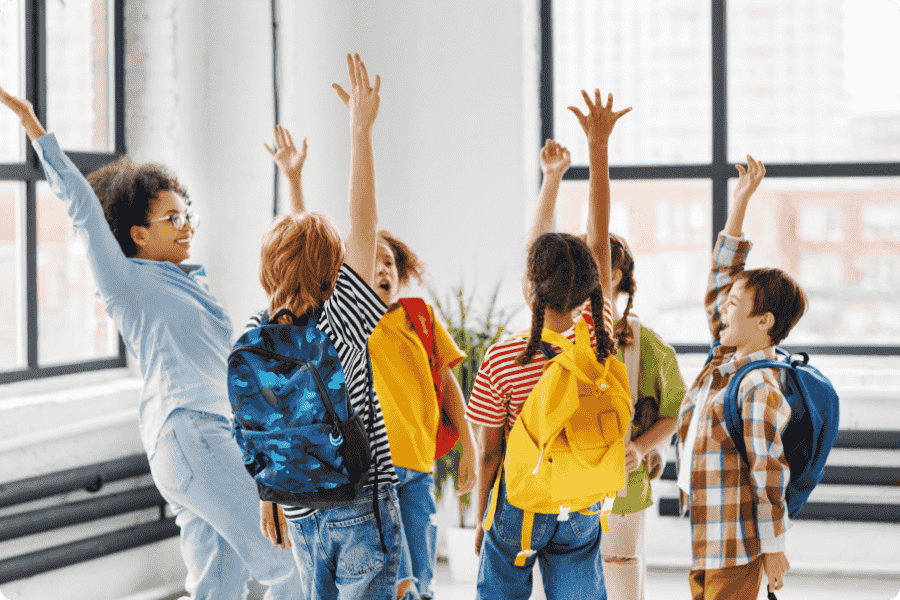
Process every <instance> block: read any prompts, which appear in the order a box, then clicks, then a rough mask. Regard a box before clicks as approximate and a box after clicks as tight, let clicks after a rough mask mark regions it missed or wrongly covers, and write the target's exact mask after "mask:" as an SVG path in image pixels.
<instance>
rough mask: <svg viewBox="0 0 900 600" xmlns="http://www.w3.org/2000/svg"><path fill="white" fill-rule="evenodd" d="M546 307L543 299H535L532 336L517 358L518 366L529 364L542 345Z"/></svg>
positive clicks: (532, 315)
mask: <svg viewBox="0 0 900 600" xmlns="http://www.w3.org/2000/svg"><path fill="white" fill-rule="evenodd" d="M545 306H546V304H545V303H544V301H543V300H542V299H541V298H535V299H534V306H533V307H532V314H531V335H530V336H529V337H528V345H527V346H525V349H524V350H522V351H521V352H520V353H519V355H518V356H516V364H517V365H520V366H525V365H527V364H529V363H530V362H531V359H532V358H534V355H535V353H536V352H537V350H538V347H540V345H541V333H542V332H543V331H544V308H545Z"/></svg>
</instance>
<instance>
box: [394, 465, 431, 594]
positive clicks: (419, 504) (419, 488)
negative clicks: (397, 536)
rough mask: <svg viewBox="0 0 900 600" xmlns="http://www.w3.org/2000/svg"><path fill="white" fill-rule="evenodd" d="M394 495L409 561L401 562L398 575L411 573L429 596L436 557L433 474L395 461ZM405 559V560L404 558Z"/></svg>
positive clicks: (417, 586)
mask: <svg viewBox="0 0 900 600" xmlns="http://www.w3.org/2000/svg"><path fill="white" fill-rule="evenodd" d="M394 470H395V471H397V478H398V479H399V480H400V483H399V484H398V485H397V497H398V499H399V500H400V516H401V517H402V519H403V546H404V549H405V550H406V551H408V554H409V556H408V560H409V565H406V564H404V565H401V568H400V579H401V580H402V579H404V578H408V577H410V576H411V577H413V578H414V579H415V580H416V588H417V589H418V592H419V594H420V595H421V596H422V597H423V598H431V580H432V579H433V577H434V568H435V563H436V561H437V525H436V524H435V518H436V516H435V515H436V514H437V500H436V499H435V496H434V475H433V474H432V473H425V472H423V471H414V470H412V469H405V468H403V467H398V466H397V465H394ZM404 562H406V561H404Z"/></svg>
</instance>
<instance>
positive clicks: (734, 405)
mask: <svg viewBox="0 0 900 600" xmlns="http://www.w3.org/2000/svg"><path fill="white" fill-rule="evenodd" d="M756 369H782V370H785V371H787V372H788V373H791V374H792V375H793V369H794V367H793V365H790V364H787V363H784V362H781V361H780V360H771V359H770V360H756V361H753V362H751V363H749V364H746V365H744V366H743V367H741V368H740V369H739V370H738V372H737V373H735V374H734V375H733V376H732V377H731V380H730V381H729V382H728V387H727V388H725V400H724V402H725V426H726V427H727V429H728V435H729V436H730V437H731V441H732V442H734V445H735V447H736V448H737V450H738V453H739V454H740V455H741V457H742V458H743V459H744V462H745V463H747V464H748V465H749V464H750V458H749V457H748V456H747V443H746V441H745V440H744V424H743V419H742V418H741V405H740V402H739V401H738V395H739V392H740V387H741V380H743V379H744V376H745V375H747V374H748V373H749V372H750V371H755V370H756ZM810 442H811V444H812V448H810V450H811V453H810V456H815V452H816V450H817V448H816V446H817V445H818V440H816V439H811V440H810Z"/></svg>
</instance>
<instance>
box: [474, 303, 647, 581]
mask: <svg viewBox="0 0 900 600" xmlns="http://www.w3.org/2000/svg"><path fill="white" fill-rule="evenodd" d="M541 339H542V340H543V341H546V342H550V343H551V344H553V345H555V346H558V347H559V348H561V349H562V353H560V354H558V355H556V356H555V357H553V358H552V359H551V360H548V361H547V363H546V364H545V365H544V374H543V375H542V376H541V379H540V380H539V381H538V383H537V384H536V385H535V386H534V389H533V390H532V391H531V393H530V394H529V395H528V398H527V399H526V400H525V404H524V405H523V406H522V412H521V413H520V414H519V417H518V419H516V422H515V425H514V426H513V428H512V431H511V432H510V434H509V437H508V440H507V448H506V457H505V458H504V461H503V468H502V469H500V470H499V472H498V473H497V479H496V481H495V482H494V488H493V493H492V494H491V503H490V506H489V507H488V514H487V519H486V521H485V525H484V529H485V530H486V531H487V530H489V529H490V528H491V525H492V524H493V520H494V513H495V512H496V508H497V494H498V493H499V490H500V478H501V477H502V476H503V475H504V473H505V475H506V496H507V501H508V502H509V503H510V504H511V505H513V506H515V507H517V508H520V509H522V510H523V511H525V515H524V517H523V519H522V551H521V552H519V554H518V555H517V557H516V560H515V565H516V566H519V567H524V566H525V559H526V558H527V557H529V556H531V555H532V554H534V551H533V550H531V528H532V523H533V521H534V513H542V514H558V515H559V517H558V520H560V521H566V520H568V518H569V513H570V512H580V513H582V514H597V513H600V515H601V526H602V528H603V531H608V530H609V525H608V522H607V518H606V517H607V515H608V514H609V512H610V510H611V509H612V502H613V500H614V499H615V496H616V492H617V491H618V490H619V489H622V488H624V487H625V485H626V473H625V443H624V437H625V431H626V429H627V427H628V424H629V423H630V422H631V416H632V415H631V410H632V407H631V396H630V395H629V391H628V390H629V387H628V373H627V370H626V368H625V365H624V364H622V363H621V362H620V361H619V360H617V359H616V358H615V357H614V356H610V357H609V358H607V359H606V361H605V362H604V363H603V364H601V363H600V362H598V361H597V356H596V354H594V351H593V349H592V348H591V339H590V331H589V330H588V326H587V323H585V322H584V320H583V319H579V320H578V321H577V322H576V323H575V343H574V344H573V343H572V342H571V341H569V340H568V339H567V338H566V337H565V336H563V335H561V334H559V333H556V332H555V331H551V330H549V329H544V330H543V331H542V332H541ZM600 500H604V504H603V508H602V509H601V510H600V511H593V512H591V511H589V510H587V509H588V508H589V507H590V506H592V505H593V504H595V503H597V502H598V501H600Z"/></svg>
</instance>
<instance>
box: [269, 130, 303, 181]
mask: <svg viewBox="0 0 900 600" xmlns="http://www.w3.org/2000/svg"><path fill="white" fill-rule="evenodd" d="M273 135H274V138H275V149H274V150H273V149H272V148H269V145H268V144H263V146H265V147H266V150H268V151H269V154H271V155H272V158H274V159H275V162H276V163H277V164H278V168H279V169H281V172H282V173H284V174H285V175H286V176H287V177H288V179H291V180H293V179H295V178H299V177H300V173H301V172H302V171H303V163H305V162H306V138H303V149H302V150H300V151H297V147H296V146H294V140H293V139H292V138H291V132H290V131H288V129H287V127H284V126H282V125H279V126H277V127H276V128H275V130H274V131H273Z"/></svg>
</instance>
